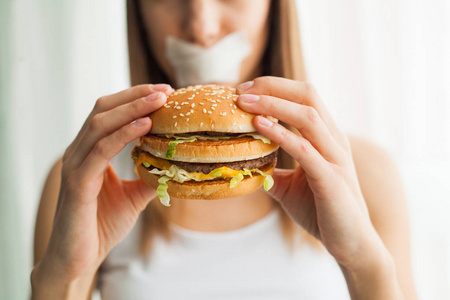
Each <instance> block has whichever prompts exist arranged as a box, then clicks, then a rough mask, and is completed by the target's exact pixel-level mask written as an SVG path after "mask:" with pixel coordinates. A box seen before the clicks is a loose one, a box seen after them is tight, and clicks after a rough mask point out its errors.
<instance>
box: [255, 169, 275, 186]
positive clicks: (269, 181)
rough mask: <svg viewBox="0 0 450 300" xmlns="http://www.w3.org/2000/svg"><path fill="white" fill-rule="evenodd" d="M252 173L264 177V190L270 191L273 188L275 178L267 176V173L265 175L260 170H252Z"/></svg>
mask: <svg viewBox="0 0 450 300" xmlns="http://www.w3.org/2000/svg"><path fill="white" fill-rule="evenodd" d="M252 172H255V173H258V174H260V175H262V176H264V190H266V191H268V190H270V189H271V188H272V187H273V184H274V181H273V177H272V176H270V175H267V174H266V173H264V172H263V171H261V170H259V169H252Z"/></svg>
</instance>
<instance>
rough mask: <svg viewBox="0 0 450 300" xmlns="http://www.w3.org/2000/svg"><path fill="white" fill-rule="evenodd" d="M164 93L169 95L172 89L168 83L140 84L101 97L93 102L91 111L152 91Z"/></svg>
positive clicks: (115, 104) (129, 100) (127, 100)
mask: <svg viewBox="0 0 450 300" xmlns="http://www.w3.org/2000/svg"><path fill="white" fill-rule="evenodd" d="M158 92H161V93H164V94H166V96H170V94H171V93H172V92H173V89H172V88H171V87H170V85H168V84H141V85H137V86H134V87H131V88H129V89H126V90H123V91H121V92H118V93H116V94H112V95H109V96H105V97H101V98H99V99H98V100H97V102H96V103H95V106H94V109H93V112H94V113H95V114H97V113H100V112H104V111H108V110H110V109H112V108H114V107H117V106H119V105H123V104H125V103H128V102H131V101H134V100H136V99H139V98H142V97H146V96H148V95H150V94H153V93H158Z"/></svg>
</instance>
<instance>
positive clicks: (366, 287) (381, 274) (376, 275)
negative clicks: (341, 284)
mask: <svg viewBox="0 0 450 300" xmlns="http://www.w3.org/2000/svg"><path fill="white" fill-rule="evenodd" d="M370 253H371V254H368V255H366V260H365V261H361V262H359V263H358V264H355V265H354V266H351V267H344V266H342V265H341V270H342V272H343V274H344V277H345V280H346V282H347V286H348V290H349V292H350V296H351V298H352V299H364V300H371V299H374V300H375V299H376V300H378V299H383V300H385V299H395V300H397V299H404V296H403V293H402V291H401V288H400V284H399V282H398V279H397V274H396V268H395V262H394V260H393V258H392V256H391V255H390V253H389V252H388V251H387V250H386V249H385V248H384V247H383V248H382V249H378V250H374V251H373V252H370Z"/></svg>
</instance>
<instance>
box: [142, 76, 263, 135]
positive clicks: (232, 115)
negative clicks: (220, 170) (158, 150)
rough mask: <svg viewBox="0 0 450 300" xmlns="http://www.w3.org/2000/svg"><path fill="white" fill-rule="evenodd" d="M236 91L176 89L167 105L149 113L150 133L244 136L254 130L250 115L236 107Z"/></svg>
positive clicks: (205, 87)
mask: <svg viewBox="0 0 450 300" xmlns="http://www.w3.org/2000/svg"><path fill="white" fill-rule="evenodd" d="M237 97H238V95H237V94H236V89H234V88H229V87H224V86H218V85H196V86H189V87H187V88H182V89H178V90H176V91H175V92H173V93H172V95H170V97H169V98H168V99H167V103H166V104H164V106H163V107H161V108H160V109H159V110H157V111H155V112H153V113H151V114H150V115H149V117H150V118H151V119H152V123H153V126H152V129H151V130H150V133H152V134H176V133H188V132H199V131H214V132H228V133H245V132H254V131H256V129H255V127H254V126H253V118H254V117H255V115H254V114H250V113H248V112H245V111H243V110H242V109H240V108H239V107H237V105H236V99H237Z"/></svg>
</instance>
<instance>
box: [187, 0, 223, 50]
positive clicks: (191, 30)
mask: <svg viewBox="0 0 450 300" xmlns="http://www.w3.org/2000/svg"><path fill="white" fill-rule="evenodd" d="M214 2H215V1H211V0H192V1H190V5H189V11H188V12H187V17H186V23H187V24H186V26H185V30H186V38H187V40H188V41H189V42H191V43H194V44H197V45H199V46H202V47H206V48H208V47H210V46H212V45H214V43H216V42H217V41H218V40H219V39H220V34H221V33H220V31H221V26H220V18H219V11H218V9H217V8H215V7H214V5H217V4H214Z"/></svg>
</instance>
